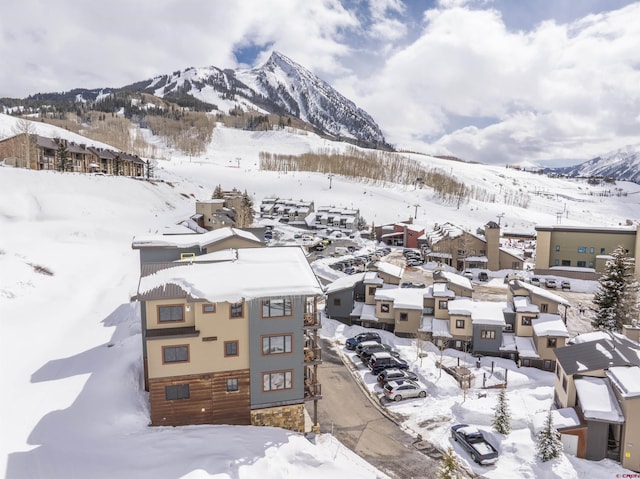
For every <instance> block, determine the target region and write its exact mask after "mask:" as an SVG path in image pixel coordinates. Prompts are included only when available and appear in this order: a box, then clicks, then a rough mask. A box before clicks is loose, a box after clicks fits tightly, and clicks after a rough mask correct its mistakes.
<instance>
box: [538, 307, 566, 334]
mask: <svg viewBox="0 0 640 479" xmlns="http://www.w3.org/2000/svg"><path fill="white" fill-rule="evenodd" d="M531 325H532V326H533V331H534V332H535V333H536V336H538V337H541V336H556V337H564V338H568V337H569V331H567V326H566V325H565V324H564V321H562V318H560V316H559V315H557V314H549V313H542V314H541V315H540V316H538V317H537V318H534V319H532V320H531Z"/></svg>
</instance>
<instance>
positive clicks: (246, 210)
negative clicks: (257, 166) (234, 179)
mask: <svg viewBox="0 0 640 479" xmlns="http://www.w3.org/2000/svg"><path fill="white" fill-rule="evenodd" d="M240 209H241V210H242V224H239V225H238V226H239V227H240V228H248V227H249V226H251V225H252V224H253V200H252V199H251V197H250V196H249V194H248V193H247V190H244V193H243V194H242V205H241V206H240Z"/></svg>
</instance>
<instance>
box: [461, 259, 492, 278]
mask: <svg viewBox="0 0 640 479" xmlns="http://www.w3.org/2000/svg"><path fill="white" fill-rule="evenodd" d="M464 261H465V262H466V263H488V262H489V258H487V257H486V256H467V257H466V258H465V259H464ZM465 279H466V278H465Z"/></svg>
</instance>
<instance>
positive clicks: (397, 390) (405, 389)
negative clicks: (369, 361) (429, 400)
mask: <svg viewBox="0 0 640 479" xmlns="http://www.w3.org/2000/svg"><path fill="white" fill-rule="evenodd" d="M382 389H383V390H384V397H386V398H387V399H389V400H390V401H402V400H403V399H405V398H415V397H420V398H424V397H427V388H426V387H424V386H423V385H422V384H420V383H417V382H415V381H411V380H409V379H397V380H395V381H389V382H388V383H387V384H385V385H384V387H383V388H382Z"/></svg>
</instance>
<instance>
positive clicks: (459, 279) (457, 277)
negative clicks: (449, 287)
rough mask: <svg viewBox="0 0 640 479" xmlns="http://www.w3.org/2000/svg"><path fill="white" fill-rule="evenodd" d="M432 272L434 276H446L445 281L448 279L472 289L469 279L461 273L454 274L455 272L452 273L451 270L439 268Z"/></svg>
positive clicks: (457, 284)
mask: <svg viewBox="0 0 640 479" xmlns="http://www.w3.org/2000/svg"><path fill="white" fill-rule="evenodd" d="M434 274H435V275H436V276H437V275H440V276H442V277H444V278H446V280H447V281H449V282H450V283H452V284H455V285H456V286H460V287H462V288H465V289H471V290H473V286H472V285H471V281H469V278H465V277H464V276H462V275H461V274H456V273H452V272H451V271H445V270H439V271H438V272H437V273H434Z"/></svg>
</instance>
